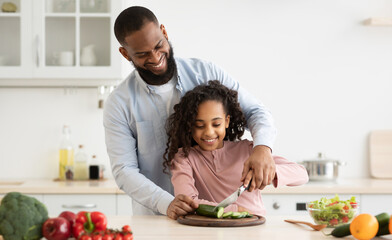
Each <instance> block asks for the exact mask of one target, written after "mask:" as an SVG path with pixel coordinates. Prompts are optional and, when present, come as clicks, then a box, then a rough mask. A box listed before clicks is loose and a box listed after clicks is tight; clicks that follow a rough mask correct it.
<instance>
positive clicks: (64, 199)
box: [43, 194, 117, 217]
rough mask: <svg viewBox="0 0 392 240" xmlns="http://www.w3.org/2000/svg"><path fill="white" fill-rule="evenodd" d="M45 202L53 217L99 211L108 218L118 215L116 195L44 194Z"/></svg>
mask: <svg viewBox="0 0 392 240" xmlns="http://www.w3.org/2000/svg"><path fill="white" fill-rule="evenodd" d="M43 202H44V203H45V205H46V207H47V208H48V212H49V215H50V216H53V217H54V216H58V215H59V214H60V213H61V212H63V211H71V212H74V213H77V212H79V211H89V212H93V211H99V212H102V213H104V214H105V215H107V216H111V215H116V204H117V203H116V194H53V195H52V194H44V196H43Z"/></svg>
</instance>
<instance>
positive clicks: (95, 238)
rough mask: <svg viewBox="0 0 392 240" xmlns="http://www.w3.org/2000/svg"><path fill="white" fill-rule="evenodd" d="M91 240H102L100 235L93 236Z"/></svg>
mask: <svg viewBox="0 0 392 240" xmlns="http://www.w3.org/2000/svg"><path fill="white" fill-rule="evenodd" d="M92 240H102V235H98V234H96V235H94V236H93V239H92Z"/></svg>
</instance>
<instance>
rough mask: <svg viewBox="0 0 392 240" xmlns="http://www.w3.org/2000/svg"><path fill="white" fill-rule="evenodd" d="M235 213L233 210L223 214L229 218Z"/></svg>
mask: <svg viewBox="0 0 392 240" xmlns="http://www.w3.org/2000/svg"><path fill="white" fill-rule="evenodd" d="M232 214H233V212H231V211H230V212H225V213H223V215H222V217H223V218H229V217H231V215H232Z"/></svg>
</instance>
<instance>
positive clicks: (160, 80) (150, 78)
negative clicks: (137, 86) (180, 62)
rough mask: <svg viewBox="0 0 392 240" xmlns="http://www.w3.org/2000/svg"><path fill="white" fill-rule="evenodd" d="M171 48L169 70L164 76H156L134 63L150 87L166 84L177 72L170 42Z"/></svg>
mask: <svg viewBox="0 0 392 240" xmlns="http://www.w3.org/2000/svg"><path fill="white" fill-rule="evenodd" d="M169 46H170V50H169V57H168V56H167V55H166V61H167V70H166V72H165V73H164V74H162V75H156V74H154V73H152V72H151V71H149V70H147V69H143V68H141V67H138V66H136V65H135V64H134V63H133V62H132V64H133V66H134V67H135V68H136V70H137V71H138V72H139V74H140V76H141V77H142V78H143V80H144V81H145V82H146V83H147V84H150V85H162V84H165V83H167V82H168V81H169V80H170V79H171V78H172V77H173V75H174V73H175V72H176V71H177V65H176V61H175V60H174V54H173V47H172V46H171V44H170V42H169Z"/></svg>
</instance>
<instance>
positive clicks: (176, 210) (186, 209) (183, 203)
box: [166, 194, 199, 220]
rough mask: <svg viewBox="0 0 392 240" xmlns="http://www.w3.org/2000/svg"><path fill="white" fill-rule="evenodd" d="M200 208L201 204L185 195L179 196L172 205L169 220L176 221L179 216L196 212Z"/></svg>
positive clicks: (168, 210) (168, 209) (168, 213)
mask: <svg viewBox="0 0 392 240" xmlns="http://www.w3.org/2000/svg"><path fill="white" fill-rule="evenodd" d="M198 207H199V204H198V203H197V202H195V201H193V199H192V198H190V197H188V196H186V195H183V194H179V195H177V196H176V197H175V198H174V200H173V201H172V202H171V203H170V205H169V207H168V208H167V211H166V214H167V216H168V217H169V218H172V219H174V220H176V219H177V218H178V217H179V216H183V215H186V214H187V213H191V212H194V211H195V210H196V208H198Z"/></svg>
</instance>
